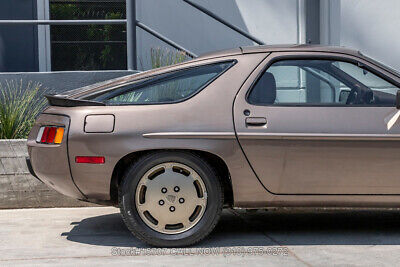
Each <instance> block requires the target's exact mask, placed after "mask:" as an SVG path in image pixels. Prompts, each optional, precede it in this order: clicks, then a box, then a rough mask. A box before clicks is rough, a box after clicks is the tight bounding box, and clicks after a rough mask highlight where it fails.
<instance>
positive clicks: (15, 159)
mask: <svg viewBox="0 0 400 267" xmlns="http://www.w3.org/2000/svg"><path fill="white" fill-rule="evenodd" d="M27 156H28V151H27V147H26V140H24V139H17V140H11V139H6V140H0V209H10V208H48V207H81V206H82V207H83V206H91V204H88V203H85V202H82V201H78V200H75V199H72V198H69V197H66V196H63V195H61V194H60V193H58V192H56V191H54V190H53V189H51V188H49V187H47V186H46V185H45V184H43V183H42V182H40V181H39V180H37V179H36V178H35V177H33V176H32V175H30V173H29V171H28V168H27V166H26V163H25V158H26V157H27ZM93 205H94V204H93Z"/></svg>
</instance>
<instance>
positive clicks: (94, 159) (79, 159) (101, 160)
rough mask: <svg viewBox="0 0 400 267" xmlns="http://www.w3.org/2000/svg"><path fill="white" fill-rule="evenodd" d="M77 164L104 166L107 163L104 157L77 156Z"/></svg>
mask: <svg viewBox="0 0 400 267" xmlns="http://www.w3.org/2000/svg"><path fill="white" fill-rule="evenodd" d="M75 162H76V163H89V164H104V163H105V162H106V160H105V158H104V157H84V156H76V157H75Z"/></svg>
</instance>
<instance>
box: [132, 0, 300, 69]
mask: <svg viewBox="0 0 400 267" xmlns="http://www.w3.org/2000/svg"><path fill="white" fill-rule="evenodd" d="M195 2H196V3H198V4H200V5H202V6H203V7H205V8H207V9H209V10H210V11H212V12H213V13H215V14H217V15H218V16H220V17H222V18H223V19H225V20H227V21H228V22H230V23H231V24H233V25H235V26H237V27H239V28H241V29H242V30H244V31H246V32H249V33H250V34H251V35H253V36H255V37H257V38H258V39H260V40H262V41H264V42H265V43H267V44H287V43H290V44H293V43H298V42H299V41H302V40H301V38H300V37H299V35H300V34H299V33H301V23H300V24H299V23H298V21H299V17H300V18H301V16H302V14H301V12H300V11H299V10H301V5H302V4H301V3H302V2H303V0H268V1H266V0H218V1H215V0H196V1H195ZM299 3H300V4H299ZM299 6H300V8H299ZM136 14H137V19H138V20H139V21H141V22H143V23H144V24H146V25H147V26H149V27H151V28H152V29H154V30H156V31H157V32H159V33H161V34H162V35H164V36H166V37H167V38H169V39H171V40H173V41H174V42H176V43H178V44H180V45H181V46H183V47H185V48H186V49H188V50H190V51H192V52H194V53H196V54H198V55H199V54H202V53H205V52H210V51H214V50H221V49H226V48H233V47H238V46H245V45H253V44H254V43H253V42H252V41H250V40H249V39H247V38H245V37H243V36H241V35H240V34H239V33H237V32H235V31H233V30H231V29H229V28H227V27H226V26H225V25H223V24H221V23H220V22H218V21H216V20H214V19H213V18H211V17H209V16H207V15H206V14H204V13H202V12H201V11H199V10H196V9H194V8H193V7H192V6H190V5H188V4H187V3H185V2H183V1H181V0H168V1H160V0H137V10H136ZM300 21H301V19H300ZM299 25H300V26H299ZM137 38H138V44H137V48H138V67H139V68H140V69H147V68H149V58H150V55H149V52H150V48H151V47H155V46H156V47H157V46H161V47H162V46H166V45H165V44H164V43H163V42H161V41H159V40H157V39H156V38H154V37H152V36H151V35H149V34H148V33H147V32H144V31H143V30H141V29H138V30H137ZM299 38H300V39H299Z"/></svg>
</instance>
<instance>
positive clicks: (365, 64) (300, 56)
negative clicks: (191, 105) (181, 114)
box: [245, 52, 400, 108]
mask: <svg viewBox="0 0 400 267" xmlns="http://www.w3.org/2000/svg"><path fill="white" fill-rule="evenodd" d="M360 55H361V54H360ZM283 60H331V61H340V62H346V63H351V64H354V65H356V66H362V68H365V69H366V70H367V71H369V72H371V73H373V74H374V75H377V76H378V77H380V78H381V79H383V80H385V81H386V82H388V83H391V84H393V85H394V86H396V87H398V88H399V90H400V77H398V76H397V75H395V74H394V73H392V72H388V71H386V70H385V69H383V68H382V67H380V66H379V65H376V64H374V63H373V62H371V61H369V60H368V58H364V57H356V56H354V55H348V54H342V53H332V52H323V53H316V52H301V53H299V52H290V53H285V54H284V55H280V52H273V53H271V54H270V55H269V56H268V57H267V58H266V61H267V62H266V63H265V66H264V67H263V68H262V69H261V71H260V72H259V73H257V76H256V78H255V79H254V80H253V81H252V83H251V85H250V87H249V88H248V90H247V92H246V95H245V101H246V103H247V104H250V105H253V106H265V107H364V108H365V107H395V105H382V104H371V105H365V104H361V105H346V104H345V105H343V104H337V103H277V104H254V103H252V102H251V101H249V96H250V94H251V91H252V90H253V88H254V87H255V85H256V84H257V82H258V81H259V79H260V78H261V76H262V75H263V74H264V73H265V72H266V71H267V70H268V69H269V68H270V67H271V66H272V65H273V64H274V63H276V62H278V61H283ZM385 72H386V73H388V74H389V75H387V74H385ZM347 75H348V74H347ZM390 76H393V77H390Z"/></svg>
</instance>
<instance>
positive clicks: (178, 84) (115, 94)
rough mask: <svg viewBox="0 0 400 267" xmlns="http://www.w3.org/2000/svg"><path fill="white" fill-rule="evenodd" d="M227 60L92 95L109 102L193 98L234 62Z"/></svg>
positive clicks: (170, 100) (117, 103)
mask: <svg viewBox="0 0 400 267" xmlns="http://www.w3.org/2000/svg"><path fill="white" fill-rule="evenodd" d="M233 63H234V62H223V63H217V64H210V65H204V66H199V67H195V68H190V69H184V70H179V71H175V72H172V73H168V74H164V75H160V76H156V77H154V78H151V79H149V80H146V81H145V82H141V83H135V84H130V85H126V86H122V87H120V88H116V89H114V90H112V91H109V92H107V93H105V94H103V95H100V96H97V97H96V98H94V99H92V100H95V101H101V102H104V103H106V104H109V105H124V104H130V105H141V104H162V103H174V102H180V101H183V100H185V99H188V98H190V97H191V96H193V95H194V94H196V93H197V92H199V91H200V90H201V89H203V88H204V87H206V86H207V85H208V84H209V83H211V82H212V81H213V80H215V79H216V78H217V77H218V76H219V75H221V74H222V73H223V72H224V71H226V70H227V69H228V68H229V67H231V66H232V65H233Z"/></svg>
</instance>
